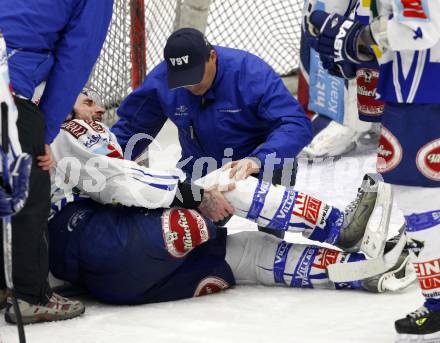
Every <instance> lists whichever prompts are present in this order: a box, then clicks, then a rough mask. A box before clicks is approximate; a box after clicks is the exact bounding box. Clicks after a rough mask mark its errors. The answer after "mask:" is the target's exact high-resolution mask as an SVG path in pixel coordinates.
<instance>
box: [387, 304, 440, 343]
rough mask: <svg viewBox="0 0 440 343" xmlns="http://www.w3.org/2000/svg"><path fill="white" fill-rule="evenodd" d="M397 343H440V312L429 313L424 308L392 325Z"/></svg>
mask: <svg viewBox="0 0 440 343" xmlns="http://www.w3.org/2000/svg"><path fill="white" fill-rule="evenodd" d="M394 326H395V328H396V331H397V334H398V336H397V341H396V342H397V343H413V342H423V343H440V312H433V311H430V310H429V309H428V308H426V307H425V306H422V307H420V308H419V309H417V310H415V311H414V312H411V313H410V314H408V315H407V316H406V317H405V318H402V319H399V320H397V321H396V322H395V323H394Z"/></svg>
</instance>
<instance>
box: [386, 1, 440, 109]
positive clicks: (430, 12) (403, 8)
mask: <svg viewBox="0 0 440 343" xmlns="http://www.w3.org/2000/svg"><path fill="white" fill-rule="evenodd" d="M378 11H379V16H383V17H385V18H388V21H387V26H386V39H387V40H388V44H389V48H388V49H386V48H385V49H384V51H383V55H382V57H381V58H380V59H379V62H380V64H381V69H380V73H381V77H380V80H381V83H380V86H379V87H380V89H379V93H380V94H381V97H382V99H384V100H386V101H391V102H399V103H440V93H439V92H438V89H437V87H438V79H439V78H440V1H439V0H412V1H408V0H380V1H378Z"/></svg>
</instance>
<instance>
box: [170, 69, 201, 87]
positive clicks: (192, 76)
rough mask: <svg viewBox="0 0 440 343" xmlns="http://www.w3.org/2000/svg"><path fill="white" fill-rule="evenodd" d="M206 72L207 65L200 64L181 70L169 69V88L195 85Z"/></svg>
mask: <svg viewBox="0 0 440 343" xmlns="http://www.w3.org/2000/svg"><path fill="white" fill-rule="evenodd" d="M204 74H205V65H204V64H202V65H198V66H196V67H194V68H191V69H187V70H181V71H179V72H173V71H172V70H169V69H168V71H167V78H168V89H175V88H180V87H187V86H193V85H196V84H198V83H200V82H201V81H202V79H203V75H204Z"/></svg>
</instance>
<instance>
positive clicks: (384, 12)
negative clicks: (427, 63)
mask: <svg viewBox="0 0 440 343" xmlns="http://www.w3.org/2000/svg"><path fill="white" fill-rule="evenodd" d="M380 4H381V6H380V8H379V14H380V15H381V16H384V17H385V18H388V21H387V25H386V26H385V27H386V29H384V30H386V38H387V40H388V44H389V47H390V48H391V50H393V51H401V50H424V49H429V48H432V47H433V46H434V45H435V44H437V43H438V41H439V39H440V1H439V0H429V1H422V0H414V1H408V0H382V1H380ZM375 38H376V37H375Z"/></svg>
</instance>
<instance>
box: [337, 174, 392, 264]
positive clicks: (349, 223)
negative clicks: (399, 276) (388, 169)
mask: <svg viewBox="0 0 440 343" xmlns="http://www.w3.org/2000/svg"><path fill="white" fill-rule="evenodd" d="M391 205H392V193H391V187H390V186H389V185H387V184H384V183H383V182H380V175H378V174H366V175H365V176H364V179H363V181H362V184H361V186H360V187H359V189H358V193H357V195H356V198H355V200H354V201H352V202H351V203H350V204H349V205H348V206H347V207H346V208H345V211H344V215H345V217H344V224H343V226H342V229H341V233H340V236H339V239H338V241H337V243H336V246H338V247H339V248H341V249H343V250H345V251H348V252H356V251H359V250H360V248H361V245H363V248H365V249H362V250H364V252H365V253H367V254H368V255H369V256H370V257H377V256H378V255H379V254H380V253H381V252H382V251H383V248H384V246H385V239H386V236H387V233H388V224H389V215H390V211H391ZM376 208H382V211H384V212H383V213H382V218H383V222H381V223H380V225H379V228H376V229H375V230H373V229H372V228H371V225H370V226H369V221H370V217H371V214H372V213H373V211H374V210H375V209H376ZM365 250H366V251H365Z"/></svg>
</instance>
